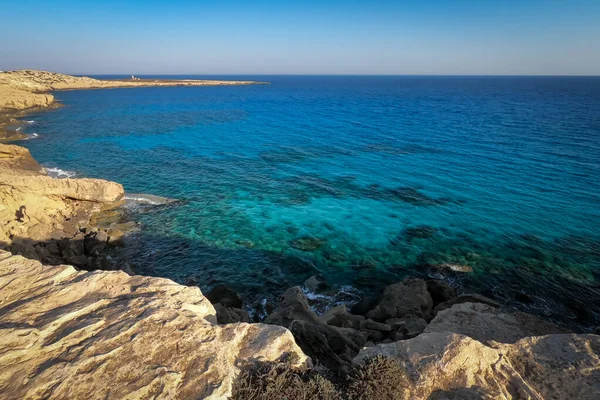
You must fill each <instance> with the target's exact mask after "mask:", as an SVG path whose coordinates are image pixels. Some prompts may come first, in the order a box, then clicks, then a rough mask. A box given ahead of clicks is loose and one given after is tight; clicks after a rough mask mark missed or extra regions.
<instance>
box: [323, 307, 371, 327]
mask: <svg viewBox="0 0 600 400" xmlns="http://www.w3.org/2000/svg"><path fill="white" fill-rule="evenodd" d="M364 319H365V317H363V316H362V315H353V314H350V313H349V312H348V309H347V308H346V305H345V304H341V305H339V306H335V307H333V308H330V309H329V310H327V312H325V313H324V314H323V315H321V320H322V321H323V322H325V323H326V324H327V325H333V326H337V327H340V328H354V329H360V323H361V321H364Z"/></svg>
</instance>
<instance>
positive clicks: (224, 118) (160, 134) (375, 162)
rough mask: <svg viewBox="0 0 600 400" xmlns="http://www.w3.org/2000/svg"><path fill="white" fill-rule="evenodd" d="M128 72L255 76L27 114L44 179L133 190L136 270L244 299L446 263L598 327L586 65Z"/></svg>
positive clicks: (344, 297) (360, 288) (468, 286)
mask: <svg viewBox="0 0 600 400" xmlns="http://www.w3.org/2000/svg"><path fill="white" fill-rule="evenodd" d="M98 77H99V78H118V77H117V76H98ZM141 77H142V78H162V79H167V78H176V79H236V80H238V79H244V80H256V81H262V82H268V83H269V84H265V85H249V86H215V87H167V88H165V87H162V88H159V87H155V88H135V89H106V90H81V91H63V92H55V93H54V95H55V97H56V98H57V100H58V101H60V102H61V103H63V104H64V107H62V108H59V109H56V110H52V111H47V112H41V113H37V114H33V115H28V116H27V117H26V119H27V120H28V121H23V122H24V125H23V131H24V132H25V133H27V134H29V138H30V139H29V140H24V141H20V142H19V143H18V144H21V145H24V146H26V147H28V148H29V149H30V150H31V153H32V155H33V156H34V157H35V158H36V159H37V160H38V161H39V162H40V163H42V164H43V165H44V166H46V167H48V168H49V169H51V170H50V171H51V172H53V173H55V174H56V175H57V176H59V177H61V178H66V177H71V176H78V177H93V178H102V179H108V180H114V181H117V182H120V183H122V184H123V185H124V187H125V189H126V191H127V192H128V193H132V194H135V195H131V196H130V198H131V199H133V200H134V201H129V202H128V206H127V207H128V215H129V216H130V217H131V218H132V219H134V220H136V221H139V222H140V223H141V226H142V229H141V231H139V232H138V233H135V234H133V236H134V237H133V238H132V239H131V244H130V245H129V246H128V251H129V254H128V258H129V259H130V260H132V262H133V266H134V269H135V270H136V271H137V272H138V273H140V274H144V275H152V276H160V277H166V278H170V279H173V280H175V281H177V282H180V283H188V284H197V285H199V286H200V288H201V289H202V290H204V291H206V290H209V289H210V288H211V287H213V286H214V285H217V284H227V285H229V286H230V287H232V288H233V289H235V290H236V291H238V292H239V293H240V294H241V295H242V296H243V297H244V298H245V299H246V300H247V302H248V303H249V304H254V303H259V302H262V303H263V304H264V303H265V301H271V300H272V299H275V298H276V297H277V296H278V295H280V294H281V293H282V292H283V291H285V289H287V288H289V287H291V286H294V285H302V283H303V282H304V280H305V279H307V278H308V277H310V276H311V275H317V274H320V275H322V276H323V277H324V279H325V280H326V281H327V283H328V284H329V285H330V286H331V290H330V292H329V293H328V294H326V295H324V296H325V297H327V296H328V297H327V298H328V299H329V301H330V303H332V304H337V303H341V302H347V303H352V302H353V301H356V300H357V299H358V298H360V297H362V296H375V295H377V294H378V293H380V292H381V290H382V288H383V287H384V286H385V285H388V284H391V283H395V282H398V281H399V280H401V279H403V278H404V277H407V276H417V277H422V278H435V279H444V280H446V281H447V282H449V283H450V284H452V285H454V286H455V287H456V288H457V289H458V290H459V291H460V292H475V293H480V294H483V295H485V296H488V297H492V298H495V299H497V300H499V301H501V302H502V303H504V304H507V305H508V306H509V307H514V308H516V309H521V310H524V311H527V312H532V313H535V314H538V315H541V316H544V317H545V318H548V319H551V320H555V321H558V322H560V323H562V324H565V325H568V326H570V327H572V328H574V329H578V330H582V331H585V330H589V329H591V328H592V327H594V326H597V325H600V77H478V76H473V77H469V76H195V75H188V76H141ZM34 134H35V135H34ZM140 194H141V195H140ZM143 194H149V195H155V196H164V197H167V198H170V199H173V200H175V201H173V202H170V203H168V204H156V202H154V201H139V202H136V201H135V199H140V196H142V197H143ZM142 200H143V199H142ZM313 295H314V294H313Z"/></svg>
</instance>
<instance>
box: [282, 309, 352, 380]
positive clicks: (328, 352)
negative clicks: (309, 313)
mask: <svg viewBox="0 0 600 400" xmlns="http://www.w3.org/2000/svg"><path fill="white" fill-rule="evenodd" d="M289 330H290V331H291V332H292V335H294V339H295V340H296V343H297V344H298V346H300V348H301V349H302V351H304V353H306V354H307V355H308V356H309V357H311V358H312V359H313V360H315V361H317V362H318V363H320V364H323V365H324V366H325V367H327V368H329V369H330V370H331V371H333V372H334V373H339V372H342V371H345V370H347V369H348V367H349V366H350V363H351V360H350V359H349V358H348V357H340V356H339V355H338V354H336V353H335V351H333V350H332V349H331V347H330V346H329V342H328V340H327V338H326V337H325V335H323V334H322V333H321V332H319V331H318V330H316V329H314V326H313V325H312V324H311V323H309V322H306V321H300V320H295V321H293V322H292V323H291V325H290V326H289Z"/></svg>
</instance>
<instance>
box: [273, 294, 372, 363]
mask: <svg viewBox="0 0 600 400" xmlns="http://www.w3.org/2000/svg"><path fill="white" fill-rule="evenodd" d="M265 322H266V323H268V324H274V325H281V326H284V327H286V328H289V329H290V330H291V331H292V333H293V334H294V337H295V338H296V341H297V342H298V344H299V345H300V348H301V349H302V350H303V351H305V352H306V354H309V355H311V354H312V356H314V357H316V360H317V361H319V362H320V363H323V364H324V365H334V366H335V367H334V369H335V370H336V371H337V370H339V369H340V368H342V367H343V365H342V364H343V363H342V364H341V363H340V361H339V360H338V357H331V356H330V355H331V353H332V352H333V353H334V354H336V355H337V356H339V357H342V358H348V357H350V358H352V357H354V356H355V355H356V354H357V353H358V351H359V350H360V346H361V345H362V341H363V339H362V338H363V334H361V333H359V332H356V331H354V330H353V329H352V328H338V327H335V326H332V325H327V324H326V323H325V322H324V321H323V319H322V318H321V317H319V316H317V315H316V314H315V313H314V312H313V311H312V310H311V309H310V306H309V304H308V300H307V299H306V296H304V293H303V292H302V289H301V288H300V287H299V286H294V287H292V288H289V289H288V290H286V291H285V293H284V294H283V295H282V296H281V301H280V303H279V305H278V307H277V308H276V309H275V311H273V313H272V314H270V315H269V316H268V317H267V318H266V319H265ZM299 322H302V324H297V323H299ZM294 324H296V325H295V326H296V328H295V329H294V328H292V326H293V325H294ZM307 329H308V330H310V331H311V332H310V333H309V332H306V330H307ZM297 335H299V336H297ZM325 346H328V347H329V349H328V350H324V347H325ZM348 360H349V359H348ZM348 360H346V361H348Z"/></svg>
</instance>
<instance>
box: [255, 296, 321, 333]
mask: <svg viewBox="0 0 600 400" xmlns="http://www.w3.org/2000/svg"><path fill="white" fill-rule="evenodd" d="M295 320H298V321H306V322H309V323H311V324H314V325H317V324H322V321H321V320H320V319H319V317H318V316H317V315H316V314H315V313H314V312H313V311H312V310H311V309H310V306H309V305H308V300H307V299H306V296H305V295H304V293H303V292H302V289H301V288H300V286H294V287H291V288H289V289H288V290H286V291H285V293H283V295H282V296H281V299H280V302H279V305H278V306H277V308H276V309H275V311H273V313H271V314H270V315H269V316H268V317H267V318H265V323H267V324H274V325H280V326H284V327H286V328H287V327H289V326H290V324H291V323H292V321H295Z"/></svg>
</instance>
